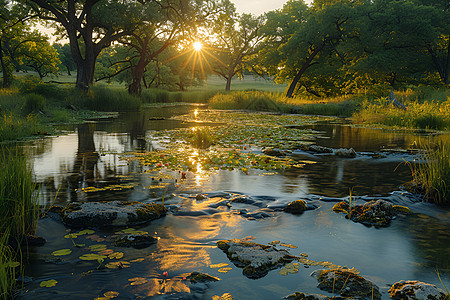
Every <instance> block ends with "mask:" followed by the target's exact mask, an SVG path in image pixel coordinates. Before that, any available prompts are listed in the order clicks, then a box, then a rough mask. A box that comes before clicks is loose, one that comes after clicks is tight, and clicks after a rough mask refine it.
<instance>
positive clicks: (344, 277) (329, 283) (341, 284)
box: [311, 269, 381, 300]
mask: <svg viewBox="0 0 450 300" xmlns="http://www.w3.org/2000/svg"><path fill="white" fill-rule="evenodd" d="M311 276H313V277H315V278H317V281H318V282H319V284H318V286H317V287H318V288H319V289H321V290H324V291H327V292H330V293H332V292H335V293H338V294H340V295H341V296H342V297H354V298H357V299H363V300H364V299H367V300H372V299H375V300H376V299H381V293H380V291H379V289H378V286H376V285H375V284H373V283H372V282H370V281H368V280H367V279H365V278H364V277H362V276H359V275H357V274H355V273H354V272H351V271H349V270H346V269H331V270H317V271H314V272H313V273H312V274H311Z"/></svg>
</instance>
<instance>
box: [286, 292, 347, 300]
mask: <svg viewBox="0 0 450 300" xmlns="http://www.w3.org/2000/svg"><path fill="white" fill-rule="evenodd" d="M338 298H340V297H333V298H330V297H327V296H322V295H318V294H305V293H300V292H295V294H292V295H289V296H286V297H284V299H291V300H303V299H304V300H329V299H333V300H335V299H338Z"/></svg>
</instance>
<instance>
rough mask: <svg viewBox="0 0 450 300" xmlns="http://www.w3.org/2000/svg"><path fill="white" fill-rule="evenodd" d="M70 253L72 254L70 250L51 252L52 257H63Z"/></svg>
mask: <svg viewBox="0 0 450 300" xmlns="http://www.w3.org/2000/svg"><path fill="white" fill-rule="evenodd" d="M70 253H72V250H70V249H61V250H56V251H53V252H52V255H53V256H64V255H69V254H70Z"/></svg>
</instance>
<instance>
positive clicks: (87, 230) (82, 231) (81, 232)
mask: <svg viewBox="0 0 450 300" xmlns="http://www.w3.org/2000/svg"><path fill="white" fill-rule="evenodd" d="M94 232H95V231H94V230H91V229H84V230H81V231H80V232H78V233H77V235H84V234H93V233H94Z"/></svg>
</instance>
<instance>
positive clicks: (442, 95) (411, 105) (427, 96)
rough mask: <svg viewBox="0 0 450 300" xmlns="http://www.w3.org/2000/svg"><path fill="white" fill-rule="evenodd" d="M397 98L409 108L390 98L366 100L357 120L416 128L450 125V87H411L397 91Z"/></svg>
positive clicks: (357, 115) (442, 128)
mask: <svg viewBox="0 0 450 300" xmlns="http://www.w3.org/2000/svg"><path fill="white" fill-rule="evenodd" d="M396 98H397V100H399V101H400V102H402V103H403V104H405V105H406V106H407V108H408V109H407V110H402V109H398V108H396V107H394V106H393V105H391V104H390V102H389V101H388V100H386V99H377V100H376V101H365V102H364V103H363V104H362V107H361V109H360V110H359V111H358V112H356V113H354V114H353V122H354V123H357V124H376V125H385V126H391V127H400V128H413V129H434V130H449V129H450V91H449V90H447V89H440V90H439V89H434V90H433V92H431V91H430V90H429V89H428V88H427V89H418V90H415V91H413V90H408V91H405V92H403V93H397V95H396Z"/></svg>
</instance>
